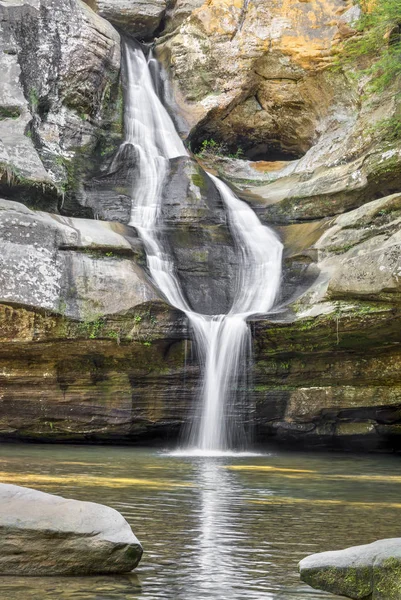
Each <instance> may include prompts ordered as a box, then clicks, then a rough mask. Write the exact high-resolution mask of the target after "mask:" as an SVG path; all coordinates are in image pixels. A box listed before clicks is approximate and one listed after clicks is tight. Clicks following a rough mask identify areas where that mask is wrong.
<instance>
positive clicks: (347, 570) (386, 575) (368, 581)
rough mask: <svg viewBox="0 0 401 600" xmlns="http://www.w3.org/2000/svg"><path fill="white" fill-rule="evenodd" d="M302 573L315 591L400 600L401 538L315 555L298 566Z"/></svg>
mask: <svg viewBox="0 0 401 600" xmlns="http://www.w3.org/2000/svg"><path fill="white" fill-rule="evenodd" d="M299 570H300V573H301V579H302V581H305V582H306V583H308V584H309V585H310V586H312V587H314V588H316V589H320V590H325V591H327V592H331V593H333V594H338V595H340V596H346V597H347V598H354V599H363V598H371V599H372V600H398V598H400V596H401V538H393V539H389V540H380V541H378V542H374V543H373V544H367V545H365V546H355V547H353V548H347V549H346V550H339V551H336V552H322V553H321V554H313V555H312V556H308V557H307V558H304V559H303V560H302V561H301V562H300V563H299Z"/></svg>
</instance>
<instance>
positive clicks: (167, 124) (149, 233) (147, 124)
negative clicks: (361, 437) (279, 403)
mask: <svg viewBox="0 0 401 600" xmlns="http://www.w3.org/2000/svg"><path fill="white" fill-rule="evenodd" d="M124 53H125V56H124V58H125V71H126V83H125V108H124V122H125V125H124V126H125V141H124V145H125V144H130V145H131V146H132V147H133V148H134V149H135V153H136V157H137V165H138V168H137V171H138V176H137V177H136V181H135V184H134V187H133V190H132V198H133V206H132V214H131V220H130V225H132V226H133V227H135V228H136V230H137V231H138V234H139V236H140V237H141V239H142V241H143V244H144V246H145V250H146V254H147V264H148V269H149V272H150V274H151V277H152V279H153V281H154V283H155V285H156V286H157V287H158V288H159V290H160V291H161V292H162V293H163V294H164V296H165V297H166V299H167V301H168V302H169V303H170V304H171V305H173V306H175V307H176V308H178V309H180V310H182V311H183V312H184V313H185V314H186V315H187V317H188V320H189V323H190V325H191V328H192V331H193V334H194V337H195V343H196V346H197V350H198V354H199V356H200V362H201V366H202V369H203V373H202V392H201V401H200V404H199V407H200V414H199V418H198V419H196V420H195V421H194V424H193V427H192V431H191V435H190V440H189V445H190V446H192V447H195V448H197V449H198V450H200V451H203V452H213V451H224V450H229V449H232V448H233V447H238V446H239V445H240V444H241V443H242V442H243V438H244V430H243V426H242V424H241V422H240V421H239V422H236V414H235V405H236V403H235V395H236V390H237V388H238V386H239V385H240V383H241V381H243V378H244V372H245V369H246V365H247V359H248V358H249V354H250V348H251V334H250V329H249V326H248V324H247V318H248V317H249V316H251V315H255V314H263V313H266V312H268V311H269V310H270V309H271V308H272V306H273V303H274V301H275V298H276V296H277V292H278V289H279V286H280V278H281V255H282V244H281V243H280V241H279V239H278V238H277V236H276V235H275V233H274V232H273V231H271V230H270V229H269V228H268V227H265V226H263V225H262V224H261V223H260V221H259V219H258V218H257V216H256V215H255V213H254V212H253V211H252V209H251V208H250V207H249V206H248V205H247V204H246V203H245V202H243V201H241V200H239V199H238V198H237V197H236V196H235V194H234V193H233V192H232V191H231V190H230V188H229V187H228V186H227V185H226V184H225V183H223V182H222V181H221V180H219V179H218V178H217V177H214V176H213V175H210V174H209V177H210V178H211V179H212V181H213V182H214V184H215V186H216V188H217V190H218V192H219V194H220V196H221V199H222V201H223V204H224V206H225V209H226V211H227V215H228V221H229V226H230V229H231V232H232V236H233V238H234V241H235V244H236V247H237V252H238V256H239V266H238V273H237V278H236V289H235V294H234V301H233V304H232V307H231V309H230V311H229V312H228V313H227V314H219V315H212V316H210V315H204V314H200V313H196V312H194V310H193V309H192V308H191V306H190V305H189V303H188V301H187V299H186V298H185V295H184V293H183V290H182V289H181V285H180V282H179V280H178V278H177V275H176V272H175V267H174V263H173V261H172V258H171V256H169V254H168V252H167V251H166V249H165V247H164V245H163V242H162V239H161V236H160V228H161V226H162V225H163V223H161V211H160V208H161V199H162V188H163V184H164V182H165V179H166V177H167V176H168V172H169V161H170V159H172V158H176V157H179V156H187V151H186V149H185V147H184V145H183V143H182V141H181V139H180V137H179V135H178V133H177V131H176V129H175V127H174V124H173V122H172V120H171V118H170V116H169V114H168V113H167V111H166V109H165V108H164V106H163V104H162V102H161V100H160V99H159V97H158V95H157V93H156V89H157V88H156V86H155V84H154V82H153V80H152V76H151V72H150V69H149V61H148V60H147V59H146V57H145V55H144V53H143V51H142V49H141V48H140V47H139V45H133V44H127V43H126V44H125V45H124ZM150 60H151V62H153V61H154V59H153V58H151V59H150ZM152 66H153V68H154V64H153V65H152Z"/></svg>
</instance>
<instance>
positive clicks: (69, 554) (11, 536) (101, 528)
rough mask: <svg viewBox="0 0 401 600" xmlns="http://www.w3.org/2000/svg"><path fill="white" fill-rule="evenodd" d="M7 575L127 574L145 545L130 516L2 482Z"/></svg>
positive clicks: (0, 513) (0, 555) (0, 570)
mask: <svg viewBox="0 0 401 600" xmlns="http://www.w3.org/2000/svg"><path fill="white" fill-rule="evenodd" d="M0 531H1V541H2V543H1V552H0V574H1V575H33V576H37V575H91V574H97V573H127V572H129V571H132V569H134V568H135V567H136V566H137V565H138V563H139V561H140V559H141V556H142V546H141V544H140V543H139V541H138V540H137V538H136V537H135V535H134V534H133V532H132V530H131V527H130V526H129V524H128V523H127V521H126V520H125V519H124V517H123V516H122V515H121V514H120V513H119V512H117V511H116V510H114V509H112V508H110V507H108V506H104V505H102V504H96V503H94V502H81V501H78V500H68V499H66V498H62V497H60V496H54V495H52V494H46V493H44V492H39V491H37V490H32V489H29V488H23V487H19V486H16V485H8V484H0Z"/></svg>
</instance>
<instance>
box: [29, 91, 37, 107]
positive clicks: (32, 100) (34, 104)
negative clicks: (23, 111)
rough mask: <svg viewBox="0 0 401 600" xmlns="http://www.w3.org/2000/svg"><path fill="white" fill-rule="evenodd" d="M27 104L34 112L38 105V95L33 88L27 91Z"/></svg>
mask: <svg viewBox="0 0 401 600" xmlns="http://www.w3.org/2000/svg"><path fill="white" fill-rule="evenodd" d="M29 103H30V105H31V108H32V110H33V111H36V110H37V108H38V104H39V94H38V92H37V91H36V90H35V88H31V89H30V90H29Z"/></svg>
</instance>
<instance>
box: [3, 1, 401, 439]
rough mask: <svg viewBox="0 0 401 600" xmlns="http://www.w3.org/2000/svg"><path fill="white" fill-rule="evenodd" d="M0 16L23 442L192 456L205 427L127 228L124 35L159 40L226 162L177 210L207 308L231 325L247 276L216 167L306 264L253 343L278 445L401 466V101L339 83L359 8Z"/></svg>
mask: <svg viewBox="0 0 401 600" xmlns="http://www.w3.org/2000/svg"><path fill="white" fill-rule="evenodd" d="M0 16H1V21H2V30H1V34H0V47H1V49H2V52H1V57H0V61H1V64H2V70H3V72H4V73H5V83H4V84H3V85H2V86H1V90H0V175H1V179H0V195H1V197H2V198H3V200H1V205H0V261H1V274H0V301H1V304H0V308H1V311H0V313H1V316H0V337H1V340H2V345H1V348H2V350H1V352H0V376H1V389H0V393H1V398H2V402H1V410H0V435H1V436H2V437H3V439H4V438H7V439H9V438H12V439H49V440H57V441H58V440H91V441H96V440H102V441H111V440H115V441H129V442H139V441H141V440H145V439H146V440H147V439H154V438H157V437H159V436H162V437H163V438H171V439H173V438H175V437H176V436H177V434H178V432H179V430H180V429H181V428H182V425H183V424H185V422H186V421H187V419H188V418H189V415H190V413H191V410H192V402H191V398H192V397H193V396H194V391H195V388H196V384H197V379H198V367H197V364H196V356H195V354H194V353H193V351H192V349H191V343H190V335H189V332H188V331H187V326H186V323H185V320H184V318H183V316H182V315H180V314H177V311H175V310H173V309H171V308H170V307H168V306H167V304H166V303H165V302H164V299H163V298H161V297H160V294H159V293H158V292H157V290H155V289H154V287H153V286H152V284H151V282H150V280H149V277H148V274H147V273H146V268H145V261H144V256H143V249H142V247H141V244H140V243H139V241H138V238H137V236H136V233H135V231H134V230H133V229H132V228H130V227H129V226H127V223H128V221H129V211H130V200H129V194H128V191H127V190H128V188H129V186H130V181H131V180H132V178H134V177H135V156H133V155H127V156H126V157H125V162H124V163H123V164H121V163H120V164H119V165H117V167H116V166H115V165H114V167H113V168H112V165H113V163H112V159H113V156H114V154H115V150H116V148H117V146H118V144H119V142H120V141H121V138H122V112H121V107H122V95H123V94H122V87H121V80H120V35H121V32H123V33H124V34H125V35H126V34H128V35H130V34H132V35H136V36H139V37H140V38H142V39H144V40H146V41H150V40H152V39H153V38H154V37H155V36H156V45H155V49H156V53H157V55H158V57H159V58H160V60H161V61H162V63H163V64H164V67H165V68H166V72H165V73H162V77H161V80H162V81H163V83H164V95H165V101H166V103H167V104H168V106H169V107H170V108H171V110H173V111H174V112H175V115H176V120H177V125H178V127H179V129H180V130H181V131H182V133H183V135H184V136H186V138H187V141H188V144H189V145H190V147H191V148H192V150H193V151H196V152H198V153H199V152H200V150H201V148H202V144H203V148H206V151H204V152H202V153H201V156H200V157H198V161H199V162H200V164H198V163H197V162H196V161H194V160H193V159H188V160H185V161H181V162H177V164H176V165H175V168H174V169H173V170H172V173H171V177H170V180H169V183H168V185H167V186H166V190H165V194H164V206H165V208H164V210H165V216H166V218H167V221H168V231H167V232H166V235H167V237H168V239H169V243H170V246H171V248H172V250H173V252H174V253H175V259H176V261H177V264H178V270H179V275H180V277H181V281H182V282H183V285H184V287H185V290H186V293H187V296H188V297H189V298H190V300H191V302H192V304H194V305H197V306H198V307H199V309H201V310H204V311H205V312H212V311H213V310H215V307H216V306H218V307H219V310H222V311H223V310H226V309H227V306H228V305H229V303H230V293H231V292H230V287H231V285H232V281H233V278H234V273H235V256H234V253H233V242H232V240H231V237H230V234H229V231H228V229H227V224H226V223H225V218H224V214H223V211H222V207H221V203H220V202H219V198H218V196H217V195H216V192H215V190H214V189H213V186H211V184H210V181H209V180H208V178H207V177H206V176H205V174H204V171H203V170H202V164H203V165H206V166H207V167H208V168H209V169H214V171H215V172H217V173H219V174H220V175H221V176H222V177H223V178H224V179H225V180H226V181H228V182H229V183H230V185H232V186H233V187H234V188H235V190H236V191H237V193H238V194H239V195H240V196H241V197H242V198H244V199H245V200H247V201H248V202H250V203H251V204H252V206H253V207H254V209H255V210H256V211H257V212H258V214H259V216H260V217H261V218H262V219H263V220H264V221H265V222H266V223H269V224H272V225H274V226H275V227H277V229H278V231H279V233H280V235H281V236H282V239H283V240H284V243H285V246H286V256H285V263H284V281H283V290H282V297H281V299H280V303H279V306H278V308H277V311H276V313H275V314H274V315H272V316H270V318H269V319H263V320H257V321H255V323H254V325H253V330H254V340H255V342H254V345H255V364H254V386H253V389H252V390H250V391H249V402H250V403H251V404H254V406H255V422H256V434H257V437H258V439H259V440H260V441H263V442H268V441H269V440H271V439H273V438H274V439H280V440H286V441H291V443H295V442H297V443H298V442H300V443H305V444H318V445H322V444H323V445H333V444H334V445H338V446H345V447H349V446H350V445H351V444H353V443H356V444H361V447H363V448H366V447H370V448H394V447H398V446H399V444H400V439H401V419H400V410H401V395H400V390H401V379H400V377H401V376H400V367H401V355H400V352H401V350H400V349H399V339H400V331H399V330H400V327H399V323H400V322H401V321H400V318H399V310H400V308H399V307H400V300H399V298H400V285H399V278H400V268H401V265H400V258H399V257H400V241H399V223H400V214H401V204H400V192H401V142H400V140H399V138H398V137H397V135H393V132H392V131H391V128H390V129H389V127H388V126H387V125H386V124H388V123H393V122H394V119H398V116H399V114H400V113H399V110H400V108H399V102H400V101H399V95H398V90H399V86H400V83H399V81H397V80H395V81H394V82H393V83H392V85H391V86H388V88H387V89H386V90H385V91H381V92H380V93H379V92H375V93H371V94H366V93H365V92H366V85H367V81H366V78H362V79H359V80H356V79H355V78H354V77H352V76H351V75H352V73H351V71H350V69H349V68H345V69H340V70H338V69H337V70H333V69H332V68H330V65H331V64H332V60H333V58H332V57H333V53H335V52H336V51H337V50H338V48H339V47H340V46H339V45H341V44H342V43H343V41H344V40H345V39H348V38H349V37H350V36H353V35H355V32H356V28H357V22H358V19H359V18H360V11H359V9H358V8H357V6H355V5H353V4H352V3H350V2H347V1H345V0H310V1H307V2H302V1H294V0H289V1H288V2H278V1H277V2H276V1H273V2H269V3H266V2H265V1H264V0H254V1H247V0H243V1H242V0H238V1H237V0H235V2H227V1H225V0H208V1H207V2H204V3H203V2H202V1H201V0H176V1H175V2H168V3H164V2H151V3H144V2H136V1H134V2H131V3H127V2H121V1H120V0H115V1H113V0H110V1H108V2H106V1H104V2H103V1H101V0H98V1H97V2H94V1H93V2H89V1H88V3H87V4H84V3H82V2H80V0H62V1H58V2H54V1H53V0H3V1H2V2H0ZM106 19H108V20H106ZM111 23H112V24H113V25H114V26H116V27H117V29H116V28H115V27H114V26H113V25H112V24H111ZM166 73H169V75H170V79H168V77H167V75H166ZM383 124H384V125H383ZM210 140H213V141H214V142H215V146H214V147H217V148H218V151H212V152H210V151H208V148H209V150H210V145H209V146H208V141H210ZM205 141H206V145H205V144H204V142H205ZM228 155H232V156H234V158H233V157H231V158H230V157H228ZM95 219H100V220H95Z"/></svg>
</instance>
